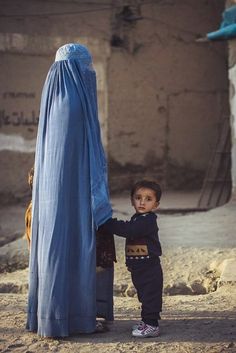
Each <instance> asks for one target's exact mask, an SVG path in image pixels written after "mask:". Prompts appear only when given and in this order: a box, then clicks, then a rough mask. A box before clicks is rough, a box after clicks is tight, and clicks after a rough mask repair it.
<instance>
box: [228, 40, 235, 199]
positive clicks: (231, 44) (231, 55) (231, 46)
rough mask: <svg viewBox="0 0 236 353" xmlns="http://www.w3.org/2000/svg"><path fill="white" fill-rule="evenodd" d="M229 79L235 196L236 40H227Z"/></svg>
mask: <svg viewBox="0 0 236 353" xmlns="http://www.w3.org/2000/svg"><path fill="white" fill-rule="evenodd" d="M229 80H230V108H231V134H232V135H231V136H232V154H231V156H232V157H231V158H232V186H233V197H236V40H235V39H234V40H231V41H230V42H229Z"/></svg>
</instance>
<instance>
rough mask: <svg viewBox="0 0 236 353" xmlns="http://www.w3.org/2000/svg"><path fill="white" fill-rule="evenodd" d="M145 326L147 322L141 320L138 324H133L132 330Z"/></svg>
mask: <svg viewBox="0 0 236 353" xmlns="http://www.w3.org/2000/svg"><path fill="white" fill-rule="evenodd" d="M144 326H145V323H144V322H143V321H142V320H141V321H139V322H137V324H135V325H133V326H132V330H141V329H142V328H143V327H144Z"/></svg>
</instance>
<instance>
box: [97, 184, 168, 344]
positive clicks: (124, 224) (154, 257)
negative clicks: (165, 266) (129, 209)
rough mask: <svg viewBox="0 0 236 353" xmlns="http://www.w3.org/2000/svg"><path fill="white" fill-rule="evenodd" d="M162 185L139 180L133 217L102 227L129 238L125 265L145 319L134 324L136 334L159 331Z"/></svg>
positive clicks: (133, 193)
mask: <svg viewBox="0 0 236 353" xmlns="http://www.w3.org/2000/svg"><path fill="white" fill-rule="evenodd" d="M161 193H162V192H161V188H160V185H159V184H157V183H156V182H153V181H147V180H142V181H139V182H137V183H136V184H135V185H134V187H133V188H132V190H131V203H132V206H133V207H134V209H135V211H136V213H135V214H134V215H133V216H132V217H131V219H130V221H120V220H117V219H116V218H110V219H109V220H108V221H107V222H106V223H104V224H103V225H102V226H101V227H100V228H99V229H100V230H101V231H102V232H107V233H112V234H116V235H119V236H121V237H125V238H126V249H125V251H126V265H127V267H128V270H129V271H130V272H131V278H132V282H133V284H134V287H135V288H136V290H137V295H138V299H139V301H140V303H141V304H142V309H141V317H142V320H141V321H140V322H139V323H138V324H137V325H135V326H133V330H132V335H133V336H134V337H156V336H158V335H159V324H158V319H160V312H161V309H162V288H163V275H162V268H161V264H160V258H159V257H160V256H161V254H162V250H161V244H160V241H159V238H158V226H157V223H156V218H157V216H156V215H155V213H154V211H155V210H156V209H157V207H158V205H159V201H160V198H161Z"/></svg>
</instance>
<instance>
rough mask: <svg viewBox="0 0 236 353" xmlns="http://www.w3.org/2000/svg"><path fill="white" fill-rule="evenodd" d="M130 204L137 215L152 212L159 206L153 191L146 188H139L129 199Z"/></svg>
mask: <svg viewBox="0 0 236 353" xmlns="http://www.w3.org/2000/svg"><path fill="white" fill-rule="evenodd" d="M131 203H132V206H134V208H135V211H136V212H137V213H146V212H151V211H154V210H155V209H156V208H157V207H158V205H159V202H158V201H157V199H156V194H155V191H153V190H152V189H148V188H140V189H138V190H136V191H135V193H134V195H133V197H132V199H131Z"/></svg>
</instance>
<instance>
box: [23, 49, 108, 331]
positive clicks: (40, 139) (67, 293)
mask: <svg viewBox="0 0 236 353" xmlns="http://www.w3.org/2000/svg"><path fill="white" fill-rule="evenodd" d="M32 202H33V205H32V234H31V239H32V243H31V251H30V275H29V276H30V278H29V298H28V317H27V326H26V327H27V329H28V330H30V331H35V332H37V333H38V334H39V335H41V336H68V335H69V334H71V333H76V332H82V333H90V332H93V331H94V330H95V326H96V244H95V243H96V241H95V229H96V228H97V227H98V226H99V225H100V224H102V223H103V222H105V221H106V220H107V219H108V218H110V217H111V214H112V210H111V206H110V203H109V196H108V188H107V170H106V159H105V156H104V150H103V147H102V143H101V136H100V126H99V122H98V114H97V92H96V75H95V71H94V70H93V67H92V58H91V55H90V53H89V51H88V49H87V48H86V47H85V46H83V45H80V44H66V45H64V46H63V47H61V48H59V49H58V51H57V53H56V60H55V63H54V64H53V65H52V66H51V68H50V70H49V72H48V75H47V78H46V81H45V84H44V88H43V92H42V98H41V106H40V117H39V127H38V135H37V143H36V154H35V175H34V183H33V198H32Z"/></svg>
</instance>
